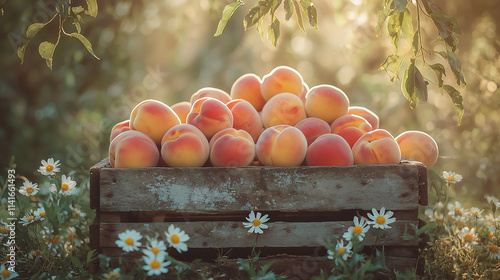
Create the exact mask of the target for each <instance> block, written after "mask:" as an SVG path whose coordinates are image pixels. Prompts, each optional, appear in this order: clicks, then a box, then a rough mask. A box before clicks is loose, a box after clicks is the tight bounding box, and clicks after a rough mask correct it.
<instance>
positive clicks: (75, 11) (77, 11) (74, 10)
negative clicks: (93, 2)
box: [71, 6, 85, 16]
mask: <svg viewBox="0 0 500 280" xmlns="http://www.w3.org/2000/svg"><path fill="white" fill-rule="evenodd" d="M71 12H72V13H73V15H75V16H76V15H79V14H81V13H83V12H85V9H84V8H83V7H82V6H78V7H71Z"/></svg>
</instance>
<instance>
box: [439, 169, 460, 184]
mask: <svg viewBox="0 0 500 280" xmlns="http://www.w3.org/2000/svg"><path fill="white" fill-rule="evenodd" d="M443 178H444V180H445V181H446V182H447V183H450V184H456V183H458V182H460V181H462V175H460V174H457V173H454V172H451V171H443Z"/></svg>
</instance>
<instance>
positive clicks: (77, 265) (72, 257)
mask: <svg viewBox="0 0 500 280" xmlns="http://www.w3.org/2000/svg"><path fill="white" fill-rule="evenodd" d="M70 259H71V262H72V263H73V264H74V265H75V266H76V267H77V268H82V263H81V262H80V260H78V258H76V257H75V256H71V257H70Z"/></svg>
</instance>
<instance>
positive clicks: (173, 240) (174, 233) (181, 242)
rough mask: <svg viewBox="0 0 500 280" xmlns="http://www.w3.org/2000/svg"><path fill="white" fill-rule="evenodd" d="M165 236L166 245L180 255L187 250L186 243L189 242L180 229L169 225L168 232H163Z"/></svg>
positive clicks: (187, 236)
mask: <svg viewBox="0 0 500 280" xmlns="http://www.w3.org/2000/svg"><path fill="white" fill-rule="evenodd" d="M165 235H166V236H167V242H168V244H169V245H170V246H172V247H174V248H175V249H177V252H179V253H182V252H183V251H187V250H188V247H187V245H186V241H188V240H189V235H187V234H186V233H185V232H184V231H183V230H181V229H180V228H177V227H175V226H174V225H170V226H169V227H168V230H167V231H166V232H165Z"/></svg>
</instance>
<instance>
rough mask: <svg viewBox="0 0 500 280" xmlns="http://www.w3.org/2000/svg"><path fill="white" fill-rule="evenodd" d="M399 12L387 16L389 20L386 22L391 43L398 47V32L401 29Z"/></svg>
mask: <svg viewBox="0 0 500 280" xmlns="http://www.w3.org/2000/svg"><path fill="white" fill-rule="evenodd" d="M400 15H401V13H394V14H392V15H391V16H390V17H389V21H388V22H387V31H388V32H389V36H391V38H392V44H393V45H394V46H395V47H396V49H397V48H398V42H399V33H400V31H401V17H400Z"/></svg>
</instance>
